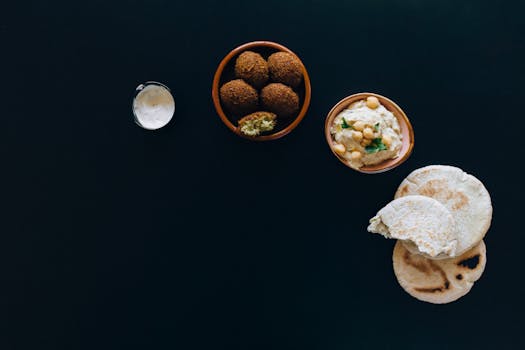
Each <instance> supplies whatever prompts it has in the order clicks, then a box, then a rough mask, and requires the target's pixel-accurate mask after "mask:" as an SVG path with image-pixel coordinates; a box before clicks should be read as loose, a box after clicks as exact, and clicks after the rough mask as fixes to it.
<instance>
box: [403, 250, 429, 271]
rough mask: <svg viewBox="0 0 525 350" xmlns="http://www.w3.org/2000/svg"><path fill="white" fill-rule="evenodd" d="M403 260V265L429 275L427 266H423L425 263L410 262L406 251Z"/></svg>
mask: <svg viewBox="0 0 525 350" xmlns="http://www.w3.org/2000/svg"><path fill="white" fill-rule="evenodd" d="M403 260H404V261H405V264H407V265H410V266H412V267H414V268H416V269H417V270H419V271H421V272H423V273H425V274H427V275H428V274H429V273H430V271H429V269H428V266H427V264H425V261H424V260H423V261H414V260H412V259H411V258H410V253H409V252H408V251H406V252H405V254H404V255H403Z"/></svg>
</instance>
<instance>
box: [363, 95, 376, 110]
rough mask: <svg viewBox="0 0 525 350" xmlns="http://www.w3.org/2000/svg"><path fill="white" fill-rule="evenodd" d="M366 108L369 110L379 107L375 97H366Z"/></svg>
mask: <svg viewBox="0 0 525 350" xmlns="http://www.w3.org/2000/svg"><path fill="white" fill-rule="evenodd" d="M366 106H367V107H368V108H370V109H376V108H377V107H379V100H378V99H377V97H375V96H368V97H367V98H366Z"/></svg>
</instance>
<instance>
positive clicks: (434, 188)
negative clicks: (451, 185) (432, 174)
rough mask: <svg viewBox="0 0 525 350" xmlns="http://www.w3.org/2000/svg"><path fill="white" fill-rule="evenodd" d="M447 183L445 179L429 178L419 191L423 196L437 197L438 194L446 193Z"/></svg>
mask: <svg viewBox="0 0 525 350" xmlns="http://www.w3.org/2000/svg"><path fill="white" fill-rule="evenodd" d="M445 185H446V184H445V181H443V180H429V181H427V182H426V183H425V184H424V185H423V186H421V187H420V188H419V193H420V194H421V195H423V196H427V197H435V196H436V195H437V194H444V192H445V191H446V187H445Z"/></svg>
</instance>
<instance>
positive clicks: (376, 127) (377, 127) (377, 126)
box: [374, 123, 379, 131]
mask: <svg viewBox="0 0 525 350" xmlns="http://www.w3.org/2000/svg"><path fill="white" fill-rule="evenodd" d="M374 130H375V131H378V130H379V123H376V125H374Z"/></svg>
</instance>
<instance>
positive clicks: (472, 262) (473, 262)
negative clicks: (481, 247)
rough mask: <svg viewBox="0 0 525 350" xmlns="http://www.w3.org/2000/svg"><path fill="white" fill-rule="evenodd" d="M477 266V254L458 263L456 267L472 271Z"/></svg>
mask: <svg viewBox="0 0 525 350" xmlns="http://www.w3.org/2000/svg"><path fill="white" fill-rule="evenodd" d="M478 264H479V254H476V255H474V256H471V257H470V258H466V259H463V260H461V261H460V262H458V263H457V264H456V265H458V266H463V267H468V268H469V269H471V270H474V269H475V268H476V267H477V266H478Z"/></svg>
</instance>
